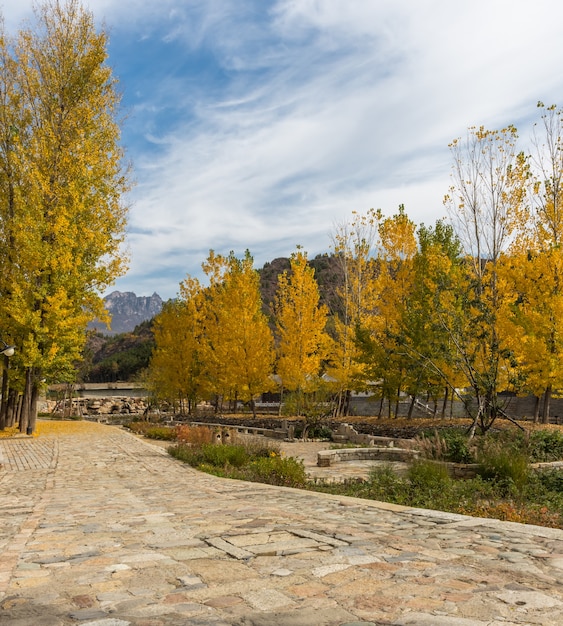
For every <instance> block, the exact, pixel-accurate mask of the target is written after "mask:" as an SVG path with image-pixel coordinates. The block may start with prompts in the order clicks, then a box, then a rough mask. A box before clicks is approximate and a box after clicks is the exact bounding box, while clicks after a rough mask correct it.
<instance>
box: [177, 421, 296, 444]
mask: <svg viewBox="0 0 563 626" xmlns="http://www.w3.org/2000/svg"><path fill="white" fill-rule="evenodd" d="M182 423H185V422H182ZM189 424H190V426H209V427H210V428H217V429H219V430H230V431H234V432H237V433H240V434H241V435H257V436H261V437H271V438H272V439H284V440H290V441H291V440H293V437H294V430H295V427H294V426H293V424H291V423H289V422H288V420H282V421H281V425H280V428H275V429H274V428H255V427H253V426H237V425H236V424H229V425H228V426H225V425H224V424H212V423H209V422H189Z"/></svg>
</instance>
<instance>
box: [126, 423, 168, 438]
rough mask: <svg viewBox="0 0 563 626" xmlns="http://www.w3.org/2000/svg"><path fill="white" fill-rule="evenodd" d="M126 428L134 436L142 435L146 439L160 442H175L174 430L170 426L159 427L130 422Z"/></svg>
mask: <svg viewBox="0 0 563 626" xmlns="http://www.w3.org/2000/svg"><path fill="white" fill-rule="evenodd" d="M128 428H129V430H131V431H132V432H134V433H135V434H136V435H143V436H144V437H147V438H148V439H159V440H161V441H175V439H176V430H175V429H174V428H170V426H159V425H158V424H151V423H150V422H131V423H130V424H129V426H128Z"/></svg>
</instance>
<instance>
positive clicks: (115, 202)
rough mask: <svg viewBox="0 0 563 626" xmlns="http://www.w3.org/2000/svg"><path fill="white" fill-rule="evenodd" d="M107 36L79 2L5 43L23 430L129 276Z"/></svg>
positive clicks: (4, 163) (11, 307) (40, 17)
mask: <svg viewBox="0 0 563 626" xmlns="http://www.w3.org/2000/svg"><path fill="white" fill-rule="evenodd" d="M106 61H107V37H106V34H105V33H104V32H99V31H97V29H96V27H95V24H94V18H93V15H92V14H91V13H90V12H89V11H86V10H85V9H84V8H83V7H82V5H81V4H80V3H79V1H78V0H67V1H66V2H64V3H63V2H59V1H58V0H51V1H48V2H45V3H44V4H41V5H38V6H37V7H36V8H35V23H34V26H31V27H26V28H24V29H22V30H21V31H20V32H19V34H18V35H17V37H15V38H13V39H8V38H7V37H6V36H4V37H3V38H2V53H1V58H0V63H1V67H0V75H1V76H2V77H3V79H4V81H3V85H2V88H1V91H0V97H1V99H2V105H3V106H2V108H3V111H2V114H1V116H0V170H1V173H0V191H1V193H0V197H1V200H0V237H1V241H0V246H1V248H2V259H1V265H2V272H1V274H2V279H1V280H2V286H1V291H2V298H1V300H0V308H1V314H0V315H1V318H2V320H3V321H5V325H4V332H6V333H7V334H8V335H9V337H10V341H11V342H13V343H16V344H17V345H18V356H17V359H14V361H15V363H16V364H19V366H21V367H23V369H24V371H25V387H24V403H23V407H24V409H23V412H22V417H21V419H20V428H21V429H22V430H24V429H27V428H28V427H30V428H33V426H34V421H35V416H36V400H37V395H38V392H39V388H40V385H41V384H42V381H43V380H46V381H54V380H58V381H60V380H70V379H71V378H72V376H73V374H74V372H73V362H74V361H75V360H76V359H78V358H79V357H80V354H81V349H82V347H83V344H84V340H85V329H86V325H87V323H88V321H89V320H90V319H92V318H93V317H95V316H103V315H104V312H103V303H102V300H101V298H100V296H99V294H100V293H101V292H103V291H104V290H105V289H106V288H107V286H108V285H110V284H111V283H112V282H113V280H114V279H115V278H116V277H117V276H118V275H120V274H121V273H122V272H123V271H124V269H125V258H124V254H123V252H122V250H121V244H122V241H123V236H124V228H125V220H126V210H125V207H124V206H123V204H122V200H121V198H122V194H123V193H124V192H125V191H126V190H127V189H128V181H127V174H126V172H125V171H124V169H123V164H122V157H123V152H122V148H121V147H120V144H119V141H120V130H119V123H118V117H117V116H118V105H119V96H118V93H117V89H116V86H117V85H116V82H117V81H116V79H115V78H114V76H113V75H112V71H111V69H110V67H109V66H108V65H107V62H106Z"/></svg>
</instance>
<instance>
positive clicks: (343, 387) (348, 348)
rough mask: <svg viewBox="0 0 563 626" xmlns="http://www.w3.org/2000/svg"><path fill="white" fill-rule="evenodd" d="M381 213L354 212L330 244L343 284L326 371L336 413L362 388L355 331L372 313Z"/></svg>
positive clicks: (339, 293)
mask: <svg viewBox="0 0 563 626" xmlns="http://www.w3.org/2000/svg"><path fill="white" fill-rule="evenodd" d="M380 220H381V212H380V211H375V210H373V209H371V210H370V211H368V212H367V213H366V214H365V215H359V214H357V213H356V212H354V213H353V219H352V222H351V223H350V224H348V223H343V224H341V225H340V226H338V227H337V229H336V232H335V233H334V236H333V247H334V252H335V255H336V258H337V259H338V261H339V263H340V268H341V273H342V286H341V287H340V288H338V290H337V295H338V297H339V301H340V306H339V308H338V310H336V311H332V318H331V326H332V327H333V334H334V342H333V343H332V346H331V354H330V362H329V367H328V374H329V375H330V376H331V377H332V378H334V379H335V380H336V381H337V385H338V387H339V389H338V406H337V414H346V413H347V410H348V400H349V396H350V392H351V391H356V390H361V389H365V385H366V375H365V371H364V370H365V366H364V365H363V364H362V363H361V360H360V353H359V347H358V344H357V341H356V330H357V328H358V327H360V326H362V325H365V322H366V318H367V316H369V315H371V314H372V312H373V311H372V310H371V308H372V306H373V290H374V283H375V277H376V263H375V260H374V254H375V253H374V245H375V243H376V241H377V239H378V232H377V228H378V224H379V222H380Z"/></svg>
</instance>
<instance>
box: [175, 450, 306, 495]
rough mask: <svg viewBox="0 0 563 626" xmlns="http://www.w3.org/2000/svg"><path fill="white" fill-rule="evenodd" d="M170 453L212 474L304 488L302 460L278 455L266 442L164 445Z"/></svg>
mask: <svg viewBox="0 0 563 626" xmlns="http://www.w3.org/2000/svg"><path fill="white" fill-rule="evenodd" d="M168 452H169V454H170V455H171V456H173V457H174V458H176V459H179V460H181V461H184V462H185V463H188V464H189V465H191V466H192V467H195V468H196V469H199V470H201V471H203V472H207V473H209V474H214V475H215V476H222V477H224V478H234V479H238V480H248V481H251V482H258V483H267V484H270V485H278V486H285V487H305V485H306V484H307V476H306V474H305V467H304V465H303V461H301V460H300V459H296V458H294V457H287V458H286V457H284V456H283V455H281V453H280V450H279V446H276V445H275V444H271V443H269V442H267V441H264V442H262V441H254V440H249V441H242V442H239V443H232V444H231V443H229V444H216V443H201V444H194V443H180V444H178V445H176V446H171V447H170V448H168Z"/></svg>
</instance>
